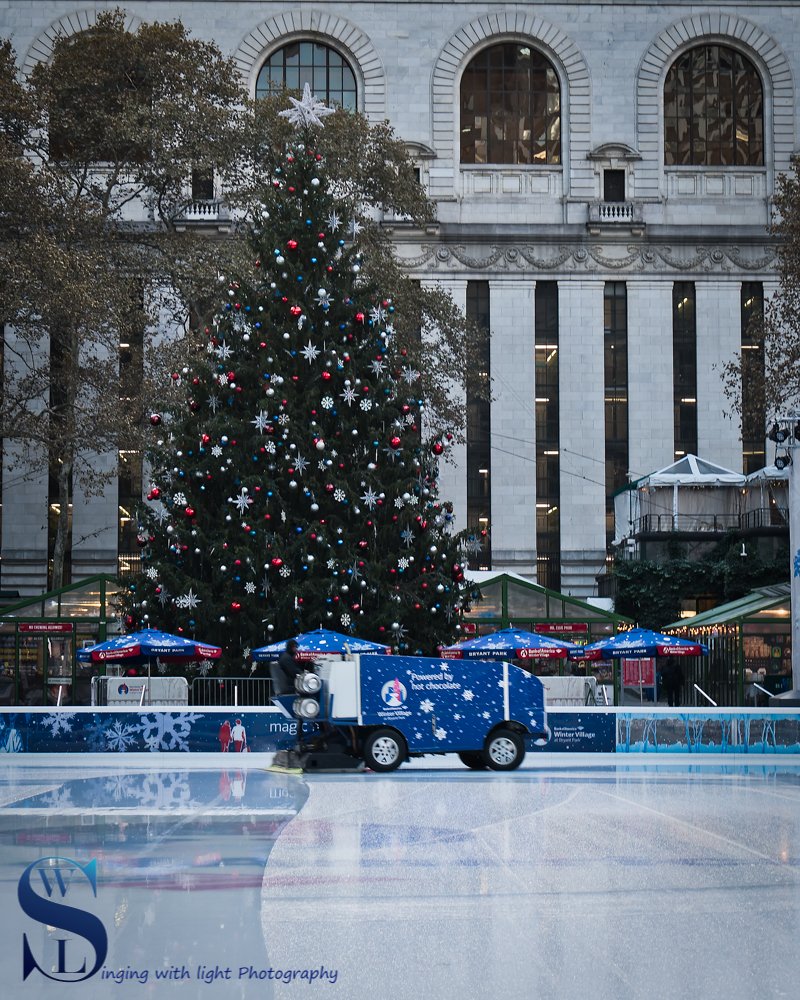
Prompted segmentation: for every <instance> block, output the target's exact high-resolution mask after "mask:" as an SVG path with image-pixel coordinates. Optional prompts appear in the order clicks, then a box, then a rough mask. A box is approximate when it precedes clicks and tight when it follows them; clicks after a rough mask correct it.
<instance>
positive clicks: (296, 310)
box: [289, 306, 303, 316]
mask: <svg viewBox="0 0 800 1000" xmlns="http://www.w3.org/2000/svg"><path fill="white" fill-rule="evenodd" d="M289 312H290V313H291V314H292V316H299V315H300V314H301V313H302V312H303V310H302V309H301V308H300V306H291V307H290V309H289Z"/></svg>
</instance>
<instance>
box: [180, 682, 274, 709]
mask: <svg viewBox="0 0 800 1000" xmlns="http://www.w3.org/2000/svg"><path fill="white" fill-rule="evenodd" d="M271 700H272V681H271V680H270V678H269V677H195V678H194V680H193V681H192V688H191V693H190V698H189V702H190V704H192V705H219V706H221V707H225V708H238V707H240V706H250V705H269V704H270V703H271Z"/></svg>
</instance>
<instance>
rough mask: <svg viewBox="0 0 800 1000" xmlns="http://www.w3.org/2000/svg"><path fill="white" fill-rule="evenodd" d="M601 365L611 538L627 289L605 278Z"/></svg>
mask: <svg viewBox="0 0 800 1000" xmlns="http://www.w3.org/2000/svg"><path fill="white" fill-rule="evenodd" d="M603 355H604V368H605V425H606V427H605V437H606V538H607V541H608V543H609V544H610V543H611V541H612V540H613V538H614V493H615V492H616V491H617V490H619V489H621V488H622V487H623V486H625V485H626V483H627V482H628V289H627V286H626V285H625V282H624V281H607V282H606V284H605V289H604V291H603Z"/></svg>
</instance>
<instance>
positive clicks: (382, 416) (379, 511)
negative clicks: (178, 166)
mask: <svg viewBox="0 0 800 1000" xmlns="http://www.w3.org/2000/svg"><path fill="white" fill-rule="evenodd" d="M286 103H287V102H286V100H285V99H283V100H281V101H274V102H267V103H266V104H265V105H264V106H262V107H261V108H256V109H254V111H253V118H252V119H251V125H252V129H253V130H252V132H251V133H250V136H249V142H250V146H249V149H250V155H251V157H252V163H253V168H252V173H251V175H250V182H249V186H243V187H242V189H241V191H240V196H241V201H242V204H243V205H244V206H246V211H247V217H248V222H249V248H250V257H249V260H248V263H247V266H246V269H244V270H243V271H241V272H239V273H235V274H232V275H231V276H230V277H229V278H228V279H227V280H226V281H225V283H224V286H223V287H222V288H218V289H217V296H218V299H221V300H222V301H221V303H220V308H219V309H218V311H217V312H216V314H215V315H214V317H213V320H212V322H211V323H210V324H209V326H208V328H207V329H205V330H204V331H202V333H201V334H200V338H201V341H202V346H203V350H201V351H198V352H197V353H195V354H193V355H192V357H191V360H190V361H189V362H188V363H187V364H185V365H184V366H183V367H182V368H181V369H179V370H176V371H175V372H173V381H174V382H175V384H176V388H175V393H174V397H173V400H172V403H171V405H170V406H169V407H168V409H166V410H165V411H163V412H154V413H153V414H152V416H151V420H152V423H153V425H154V428H155V431H156V434H157V435H158V437H157V440H156V441H155V442H154V446H153V448H152V451H151V458H152V463H153V475H152V485H151V487H150V489H149V492H148V497H147V499H148V501H149V503H148V504H147V506H146V509H145V510H144V511H143V512H142V518H141V532H140V543H141V545H142V551H143V556H144V565H145V566H146V569H145V572H144V573H143V574H142V576H141V578H140V579H139V580H137V581H136V583H135V584H134V586H133V588H132V595H131V606H130V623H131V624H133V622H134V621H136V622H137V623H144V622H146V621H149V622H151V623H152V622H157V623H159V624H160V625H162V627H167V628H170V629H174V630H178V631H183V632H186V633H191V634H196V635H198V637H200V638H203V639H205V640H207V641H212V642H218V643H220V644H222V645H223V646H224V647H226V650H227V654H228V658H229V662H231V661H233V662H235V660H236V658H237V656H238V650H239V648H240V647H245V649H246V647H247V646H249V645H251V644H253V643H257V642H258V641H259V639H260V638H261V637H263V639H267V638H268V637H270V635H272V637H274V638H281V637H288V636H290V635H293V634H295V633H297V632H298V631H301V630H306V629H313V628H317V627H320V626H323V627H330V628H334V629H336V630H338V631H344V632H354V633H356V634H358V635H360V636H363V637H365V638H371V639H375V640H379V641H383V642H386V643H387V644H394V645H396V646H397V647H398V648H399V649H401V650H406V651H424V652H432V651H433V650H434V648H435V646H436V645H437V644H438V643H440V642H444V641H450V640H451V639H452V638H453V637H454V636H455V634H456V632H457V629H458V622H459V618H460V614H461V611H462V604H463V598H462V593H461V591H462V586H461V584H462V581H463V566H462V562H461V558H460V553H459V549H458V538H457V537H456V536H455V535H454V533H453V532H452V522H453V515H452V508H451V507H450V506H449V505H448V504H447V503H446V502H444V501H442V500H441V499H440V498H439V496H438V488H437V481H436V476H437V465H438V461H439V459H440V458H441V457H442V455H443V454H444V452H445V449H446V446H447V445H446V442H447V441H448V433H449V432H448V431H447V429H446V428H447V426H448V413H450V412H455V409H454V407H453V404H452V403H451V402H450V400H449V399H448V398H447V391H446V385H445V381H444V378H443V377H442V378H440V379H439V381H437V377H438V376H441V375H442V371H441V365H442V359H443V358H444V359H445V363H446V364H448V365H450V366H451V367H450V373H451V375H452V372H453V371H455V372H460V371H463V369H464V363H465V362H464V352H465V350H466V347H465V345H466V330H465V326H464V322H463V319H459V318H458V316H457V312H456V311H455V309H454V307H452V304H450V306H448V307H446V309H445V311H444V313H443V312H442V311H441V310H439V311H438V312H437V303H438V302H441V301H442V299H441V298H440V297H438V296H437V297H426V295H425V293H424V290H420V289H417V288H415V287H414V286H413V285H411V283H409V282H408V280H407V279H406V278H405V277H404V276H403V274H402V270H401V268H400V267H399V266H398V263H397V262H396V260H395V259H394V257H393V255H392V254H391V252H390V251H389V250H388V249H387V246H386V241H387V237H386V236H385V234H382V233H381V231H380V229H379V227H378V226H377V225H375V223H374V215H375V212H374V210H375V208H376V205H379V204H382V203H389V202H392V203H394V204H395V205H396V207H397V208H398V209H399V210H401V211H403V212H405V213H407V214H412V215H413V214H416V215H417V217H420V216H422V217H424V216H425V215H427V212H428V208H427V206H426V204H425V201H424V199H423V198H422V197H421V196H420V192H419V188H418V186H416V185H413V184H411V183H410V182H409V181H408V176H409V175H408V166H409V165H408V162H407V158H406V156H405V153H404V151H403V149H402V146H401V144H399V143H398V142H397V140H396V139H394V137H393V136H392V135H391V133H390V131H389V130H388V128H387V127H386V126H383V125H378V126H370V125H369V124H368V123H367V122H366V120H365V119H363V118H362V117H360V116H358V115H352V114H349V113H347V112H344V111H337V112H335V113H330V109H327V108H323V107H321V106H320V107H318V106H317V104H316V102H315V101H314V100H313V99H312V97H311V95H310V93H306V94H305V96H304V98H303V100H302V102H300V101H297V99H294V103H295V110H294V111H293V113H292V116H291V117H290V119H289V120H288V121H287V120H285V119H284V118H281V117H280V116H279V114H278V111H277V109H278V108H281V107H283V108H284V109H285V108H286ZM323 118H324V122H323ZM265 121H266V122H268V123H269V124H268V126H267V127H266V128H265V127H264V125H263V123H264V122H265ZM359 148H360V149H361V150H362V151H363V156H360V155H359ZM347 149H349V150H350V151H351V152H350V153H349V155H346V156H344V157H343V158H342V159H340V156H339V153H340V151H344V150H347ZM406 310H408V311H409V312H410V315H411V318H410V320H409V319H407V318H406V316H405V312H406ZM443 315H444V317H445V318H447V317H450V316H452V317H453V319H454V327H453V328H452V329H447V330H446V331H445V333H446V336H441V337H439V338H438V339H437V340H436V342H435V344H434V343H433V342H432V341H430V340H429V337H432V336H433V331H432V329H431V330H424V329H423V332H422V338H423V340H424V342H425V347H424V349H423V348H421V346H420V325H422V326H423V327H424V326H425V325H426V324H428V323H429V324H430V325H431V327H433V326H434V325H435V326H436V327H438V328H439V329H441V328H442V318H443ZM428 362H430V363H428ZM420 371H425V372H426V373H427V379H423V378H422V377H421V376H420ZM431 373H433V375H432V374H431Z"/></svg>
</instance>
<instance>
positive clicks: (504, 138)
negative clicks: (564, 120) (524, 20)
mask: <svg viewBox="0 0 800 1000" xmlns="http://www.w3.org/2000/svg"><path fill="white" fill-rule="evenodd" d="M460 104H461V122H460V130H461V136H462V142H461V151H462V160H464V162H485V161H482V160H480V159H479V158H480V157H481V156H482V155H484V152H485V155H488V158H489V162H491V163H530V162H533V161H534V160H536V161H537V162H558V158H559V152H560V149H559V136H560V88H559V83H558V76H557V74H556V73H555V70H554V69H553V67H552V66H551V65H550V63H549V62H548V61H547V60H546V59H545V58H544V56H543V55H542V54H541V53H539V52H537V51H536V50H535V49H531V48H529V47H528V46H521V45H517V44H512V43H504V44H501V45H493V46H490V47H489V48H488V49H484V50H482V51H481V52H480V53H478V54H477V55H476V56H475V58H474V59H473V60H472V61H471V62H470V64H469V66H468V67H467V68H466V70H465V72H464V75H463V76H462V79H461V94H460ZM475 114H480V115H484V114H486V115H488V118H489V122H490V124H489V140H490V142H489V148H488V149H487V150H483V149H481V150H480V151H478V150H477V149H474V146H473V145H472V143H471V142H469V141H466V139H465V137H466V136H468V135H469V133H470V132H471V131H473V129H474V125H475V123H474V115H475ZM548 132H549V133H550V141H549V143H548V140H547V134H548ZM473 150H474V155H473Z"/></svg>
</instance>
